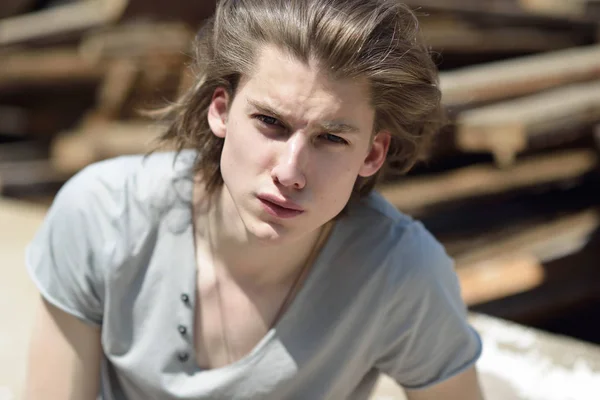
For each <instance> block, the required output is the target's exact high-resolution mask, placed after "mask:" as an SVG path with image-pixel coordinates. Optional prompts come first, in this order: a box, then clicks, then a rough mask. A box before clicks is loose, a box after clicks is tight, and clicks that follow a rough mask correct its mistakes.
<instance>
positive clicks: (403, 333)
mask: <svg viewBox="0 0 600 400" xmlns="http://www.w3.org/2000/svg"><path fill="white" fill-rule="evenodd" d="M389 262H390V263H392V265H389V266H388V267H390V268H391V271H392V272H391V273H390V279H389V282H388V284H389V286H388V292H389V300H388V303H387V309H386V311H385V314H384V319H383V321H384V322H383V326H382V330H381V336H380V339H381V340H380V341H379V344H380V347H379V349H380V352H379V353H378V361H377V364H376V365H377V368H378V369H379V370H380V371H381V372H383V373H385V374H387V375H389V376H391V377H392V378H393V379H395V380H396V381H397V382H398V384H400V385H402V386H403V387H405V388H407V389H422V388H426V387H428V386H432V385H434V384H437V383H440V382H442V381H444V380H446V379H449V378H451V377H453V376H455V375H457V374H459V373H460V372H463V371H464V370H466V369H468V368H469V367H471V366H472V365H473V364H475V362H476V361H477V359H478V358H479V356H480V355H481V350H482V344H481V339H480V337H479V335H478V333H477V332H476V331H475V330H474V329H473V328H472V327H471V326H470V325H469V323H468V320H467V310H466V306H465V305H464V302H463V301H462V298H461V294H460V285H459V281H458V277H457V275H456V273H455V271H454V263H453V261H452V259H451V258H450V257H449V256H448V255H447V254H446V252H445V250H444V248H443V246H442V245H441V244H440V243H439V242H438V241H437V240H436V239H435V238H434V237H433V236H432V235H431V234H430V233H429V232H428V231H427V230H426V229H425V228H424V227H423V225H422V224H421V223H419V222H414V223H412V224H411V226H410V227H409V228H408V229H407V231H406V232H405V234H404V235H403V237H402V239H401V240H400V242H399V244H398V246H397V248H396V249H395V250H394V251H393V254H392V255H391V257H390V259H389Z"/></svg>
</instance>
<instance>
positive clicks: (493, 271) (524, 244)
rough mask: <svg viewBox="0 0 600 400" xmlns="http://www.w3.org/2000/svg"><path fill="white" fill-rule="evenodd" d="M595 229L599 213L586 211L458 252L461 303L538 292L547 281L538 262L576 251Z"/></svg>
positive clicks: (584, 244)
mask: <svg viewBox="0 0 600 400" xmlns="http://www.w3.org/2000/svg"><path fill="white" fill-rule="evenodd" d="M599 227H600V215H599V214H598V212H597V211H595V210H587V211H583V212H579V213H577V214H574V215H569V216H567V217H562V218H560V219H558V220H556V221H551V222H548V223H543V224H538V225H537V226H534V227H530V228H527V229H524V230H523V231H521V232H518V233H516V234H513V235H510V236H509V237H505V238H498V239H496V240H494V241H493V242H489V243H488V244H486V245H481V244H480V245H478V246H477V247H476V248H473V249H471V250H470V251H468V252H466V253H463V254H460V255H456V256H455V257H454V259H455V262H456V269H457V274H458V277H459V280H460V284H461V289H462V295H463V299H464V301H465V302H466V303H467V304H468V305H470V306H474V305H477V304H482V303H485V302H490V301H494V300H499V299H502V298H505V297H508V296H512V295H515V294H518V293H524V292H527V291H531V290H534V289H536V290H537V288H539V287H540V286H541V285H542V283H544V281H546V280H547V277H546V272H545V269H544V267H543V266H542V264H543V263H545V262H546V263H547V262H550V261H552V260H556V259H560V258H564V257H567V256H570V255H572V254H576V253H578V252H580V251H581V250H582V249H584V248H585V247H586V246H588V245H589V243H590V240H592V237H593V235H594V234H595V233H596V231H597V230H598V228H599ZM598 272H599V273H600V270H599V271H598ZM572 273H573V274H576V273H581V272H576V271H575V270H573V271H572ZM567 300H568V299H567Z"/></svg>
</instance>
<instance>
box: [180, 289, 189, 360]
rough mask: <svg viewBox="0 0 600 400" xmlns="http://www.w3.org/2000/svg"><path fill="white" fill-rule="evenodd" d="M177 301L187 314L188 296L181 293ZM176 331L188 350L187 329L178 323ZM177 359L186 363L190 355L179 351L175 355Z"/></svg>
mask: <svg viewBox="0 0 600 400" xmlns="http://www.w3.org/2000/svg"><path fill="white" fill-rule="evenodd" d="M179 299H180V300H181V302H182V303H183V304H184V306H185V308H186V311H187V312H189V311H190V308H191V302H190V296H189V295H188V294H187V293H181V294H180V295H179ZM177 331H178V332H179V334H180V335H181V337H182V339H183V340H184V342H185V343H186V345H187V346H186V347H188V348H189V338H188V337H186V335H187V333H188V328H187V327H186V326H185V325H184V324H182V323H180V324H179V325H177ZM177 359H178V360H179V362H181V363H186V362H187V361H188V360H189V359H190V353H189V352H188V351H183V350H182V351H179V352H178V353H177Z"/></svg>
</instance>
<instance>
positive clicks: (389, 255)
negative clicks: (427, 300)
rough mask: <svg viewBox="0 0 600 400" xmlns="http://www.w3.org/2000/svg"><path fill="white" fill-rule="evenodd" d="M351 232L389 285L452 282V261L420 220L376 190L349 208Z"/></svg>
mask: <svg viewBox="0 0 600 400" xmlns="http://www.w3.org/2000/svg"><path fill="white" fill-rule="evenodd" d="M348 223H349V228H347V230H348V231H349V232H353V234H350V235H351V236H354V237H355V239H354V240H355V241H356V242H357V243H360V247H362V248H363V250H364V252H365V253H367V254H369V255H368V257H369V258H370V259H372V260H373V258H374V257H376V258H377V260H378V262H377V263H378V265H379V266H380V268H383V269H384V271H383V272H384V273H385V275H386V280H387V282H388V283H389V284H391V285H394V286H396V287H397V286H398V285H404V284H409V285H413V284H415V283H423V284H425V283H427V282H429V283H432V280H440V279H441V280H445V281H448V280H450V281H452V280H453V279H454V264H453V260H452V259H451V258H450V257H449V256H448V254H447V253H446V251H445V249H444V247H443V245H442V244H441V243H440V242H439V241H438V240H437V239H436V238H435V237H434V235H433V234H432V233H431V232H430V231H429V230H428V229H427V228H426V227H425V226H424V225H423V224H422V223H421V222H420V221H418V220H416V219H413V218H412V217H410V216H408V215H406V214H404V213H402V212H400V211H399V210H397V209H396V208H395V207H394V206H393V205H392V204H390V203H389V202H388V201H387V200H386V199H385V198H383V197H382V196H381V195H380V194H379V193H377V192H373V193H371V194H370V195H369V196H367V197H365V198H364V199H362V200H360V202H359V203H358V204H356V205H355V206H354V207H352V208H351V209H350V215H349V218H348Z"/></svg>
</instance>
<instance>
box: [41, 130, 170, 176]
mask: <svg viewBox="0 0 600 400" xmlns="http://www.w3.org/2000/svg"><path fill="white" fill-rule="evenodd" d="M160 131H161V127H160V126H159V125H157V124H151V123H148V122H106V123H95V124H93V125H84V126H82V127H81V128H79V129H78V130H77V131H73V132H66V133H64V134H61V135H59V136H58V137H56V138H55V140H54V142H53V143H52V146H51V150H50V153H51V160H52V165H53V167H54V168H55V169H56V170H57V171H60V172H61V173H65V174H72V173H75V172H77V171H79V170H81V169H82V168H84V167H85V166H87V165H89V164H91V163H93V162H96V161H100V160H103V159H107V158H112V157H117V156H120V155H125V154H143V153H146V152H147V151H149V150H151V149H152V148H153V147H154V144H155V140H156V139H157V137H158V134H159V132H160Z"/></svg>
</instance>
